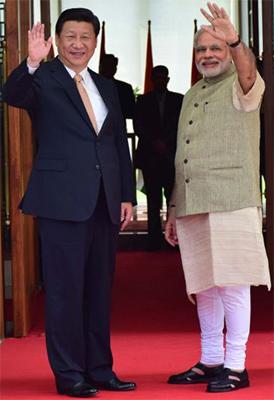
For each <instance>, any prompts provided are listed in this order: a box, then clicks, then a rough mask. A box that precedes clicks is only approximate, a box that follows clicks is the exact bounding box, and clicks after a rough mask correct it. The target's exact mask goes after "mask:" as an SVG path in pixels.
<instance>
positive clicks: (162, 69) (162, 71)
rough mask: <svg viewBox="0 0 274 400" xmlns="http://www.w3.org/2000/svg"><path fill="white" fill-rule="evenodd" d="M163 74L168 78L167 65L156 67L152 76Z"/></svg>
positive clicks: (152, 71)
mask: <svg viewBox="0 0 274 400" xmlns="http://www.w3.org/2000/svg"><path fill="white" fill-rule="evenodd" d="M158 73H160V74H163V75H166V76H167V77H168V68H167V67H166V66H165V65H157V66H156V67H154V68H152V70H151V76H152V77H153V76H155V75H156V74H158Z"/></svg>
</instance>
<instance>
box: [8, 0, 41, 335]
mask: <svg viewBox="0 0 274 400" xmlns="http://www.w3.org/2000/svg"><path fill="white" fill-rule="evenodd" d="M31 4H32V3H31V1H30V0H22V1H15V0H6V21H7V24H6V37H7V71H8V73H10V72H11V71H12V70H13V69H14V68H15V67H16V66H17V65H18V64H19V62H20V61H21V60H22V59H23V58H24V57H25V56H26V55H27V30H28V29H29V26H30V17H31V16H30V9H31ZM18 22H19V23H18ZM18 26H19V27H20V28H19V29H20V30H18ZM8 129H9V186H10V213H11V263H12V287H13V315H14V321H13V322H14V336H24V335H26V334H27V333H28V331H29V328H30V326H31V320H32V303H33V300H34V297H35V294H36V287H37V272H36V271H37V266H36V232H35V224H34V221H33V218H32V217H24V216H23V215H22V214H21V212H20V211H19V210H18V204H19V202H20V200H21V198H22V195H23V192H24V190H25V187H26V183H27V180H28V176H29V172H30V168H31V164H32V158H33V144H32V136H31V125H30V121H29V118H28V116H27V114H26V113H25V111H23V110H18V109H16V108H13V107H9V109H8Z"/></svg>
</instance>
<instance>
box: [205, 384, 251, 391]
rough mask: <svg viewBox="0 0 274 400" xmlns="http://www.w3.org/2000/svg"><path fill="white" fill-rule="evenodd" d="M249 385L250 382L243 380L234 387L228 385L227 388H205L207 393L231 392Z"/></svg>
mask: <svg viewBox="0 0 274 400" xmlns="http://www.w3.org/2000/svg"><path fill="white" fill-rule="evenodd" d="M249 386H250V384H249V382H243V383H239V384H238V385H237V386H235V387H228V388H219V389H218V388H217V387H216V388H214V387H213V388H210V387H209V388H207V390H206V391H207V392H208V393H224V392H233V391H235V390H238V389H244V388H247V387H249Z"/></svg>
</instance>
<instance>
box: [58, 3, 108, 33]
mask: <svg viewBox="0 0 274 400" xmlns="http://www.w3.org/2000/svg"><path fill="white" fill-rule="evenodd" d="M67 21H78V22H89V23H90V24H92V25H93V29H94V33H95V36H96V37H97V36H98V34H99V32H100V22H99V19H98V18H97V17H96V15H94V14H93V12H92V11H90V10H88V9H87V8H68V9H67V10H64V11H63V12H62V13H61V14H60V15H59V18H58V20H57V22H56V25H55V33H56V34H57V35H58V36H60V33H61V32H62V29H63V25H64V23H65V22H67Z"/></svg>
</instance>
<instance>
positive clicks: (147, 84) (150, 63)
mask: <svg viewBox="0 0 274 400" xmlns="http://www.w3.org/2000/svg"><path fill="white" fill-rule="evenodd" d="M150 24H151V21H148V32H147V56H146V72H145V84H144V93H147V92H149V91H150V90H152V83H151V80H150V76H151V71H152V68H153V59H152V46H151V32H150Z"/></svg>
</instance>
